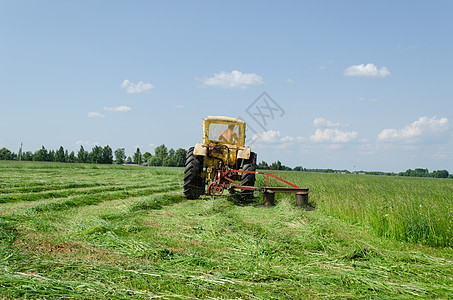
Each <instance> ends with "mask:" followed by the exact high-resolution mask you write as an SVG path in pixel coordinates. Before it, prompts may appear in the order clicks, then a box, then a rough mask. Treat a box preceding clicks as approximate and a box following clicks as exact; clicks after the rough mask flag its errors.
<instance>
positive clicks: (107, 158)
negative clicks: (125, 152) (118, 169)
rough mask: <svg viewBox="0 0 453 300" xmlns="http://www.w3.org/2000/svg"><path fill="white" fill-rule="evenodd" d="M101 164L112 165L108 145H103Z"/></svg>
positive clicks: (111, 154) (111, 155)
mask: <svg viewBox="0 0 453 300" xmlns="http://www.w3.org/2000/svg"><path fill="white" fill-rule="evenodd" d="M102 163H103V164H112V163H113V152H112V148H110V146H109V145H105V146H104V149H102Z"/></svg>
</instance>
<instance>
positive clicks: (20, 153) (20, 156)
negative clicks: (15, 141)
mask: <svg viewBox="0 0 453 300" xmlns="http://www.w3.org/2000/svg"><path fill="white" fill-rule="evenodd" d="M19 161H22V142H20V150H19Z"/></svg>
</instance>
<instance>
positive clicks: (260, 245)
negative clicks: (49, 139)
mask: <svg viewBox="0 0 453 300" xmlns="http://www.w3.org/2000/svg"><path fill="white" fill-rule="evenodd" d="M277 175H278V176H281V177H283V178H285V179H287V180H289V181H292V182H294V183H296V184H298V185H300V186H302V187H308V188H310V201H311V203H312V204H313V205H314V206H316V209H315V210H313V211H305V210H302V209H296V208H295V207H294V202H295V201H294V195H289V196H288V195H279V196H278V197H277V200H278V201H277V206H276V207H274V208H268V209H266V208H257V207H255V205H256V204H259V203H260V202H261V201H262V198H261V195H257V197H256V199H255V201H254V202H251V203H248V204H242V203H240V202H239V201H238V200H237V199H235V198H234V197H231V196H222V197H218V198H211V197H208V196H205V197H202V198H201V199H199V200H196V201H186V200H184V198H183V197H182V178H183V170H182V169H180V168H143V167H121V166H100V165H85V164H57V163H32V162H4V161H0V298H5V299H10V298H19V299H25V298H27V299H28V298H38V299H42V298H74V299H80V298H100V299H106V298H107V299H118V298H119V299H123V298H130V299H135V298H139V299H140V298H143V299H150V298H162V299H197V298H207V299H210V298H215V299H217V298H221V299H305V298H314V299H317V298H385V299H388V298H391V299H393V298H402V299H413V298H416V297H417V298H433V299H448V298H453V250H452V245H453V231H452V227H453V224H452V219H453V213H452V211H453V180H440V179H426V178H402V177H384V176H362V175H337V174H318V173H295V172H278V173H277ZM263 183H264V179H260V180H259V181H258V183H257V184H263Z"/></svg>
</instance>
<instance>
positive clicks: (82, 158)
mask: <svg viewBox="0 0 453 300" xmlns="http://www.w3.org/2000/svg"><path fill="white" fill-rule="evenodd" d="M77 161H78V162H79V163H86V162H88V152H86V151H85V149H84V148H83V146H82V145H81V146H80V149H79V152H77Z"/></svg>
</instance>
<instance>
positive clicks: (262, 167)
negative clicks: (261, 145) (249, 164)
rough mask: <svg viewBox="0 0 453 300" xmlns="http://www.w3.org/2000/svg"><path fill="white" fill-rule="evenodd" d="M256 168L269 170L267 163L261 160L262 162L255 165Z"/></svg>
mask: <svg viewBox="0 0 453 300" xmlns="http://www.w3.org/2000/svg"><path fill="white" fill-rule="evenodd" d="M256 168H257V169H261V170H269V165H268V164H267V162H265V161H264V160H263V161H262V162H260V163H259V164H257V165H256Z"/></svg>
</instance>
